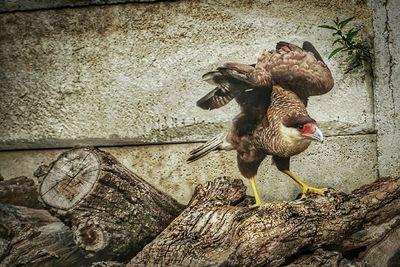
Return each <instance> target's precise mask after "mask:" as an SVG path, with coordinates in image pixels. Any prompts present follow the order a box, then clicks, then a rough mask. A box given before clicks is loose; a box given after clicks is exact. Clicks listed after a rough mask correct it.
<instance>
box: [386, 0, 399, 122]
mask: <svg viewBox="0 0 400 267" xmlns="http://www.w3.org/2000/svg"><path fill="white" fill-rule="evenodd" d="M388 4H389V0H386V1H385V2H384V3H383V6H384V8H385V29H384V37H385V49H386V51H387V53H388V56H389V64H388V65H389V77H388V86H389V89H390V96H391V102H392V103H391V105H392V107H393V112H394V114H397V111H396V103H395V101H394V98H395V97H394V85H393V66H394V65H395V62H394V59H393V55H392V51H391V48H390V44H391V43H392V42H393V40H392V29H391V27H390V22H389V10H388ZM394 117H395V115H394V116H393V119H395V118H394ZM392 122H393V123H394V124H395V127H394V128H397V121H396V120H393V121H392Z"/></svg>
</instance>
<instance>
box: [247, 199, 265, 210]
mask: <svg viewBox="0 0 400 267" xmlns="http://www.w3.org/2000/svg"><path fill="white" fill-rule="evenodd" d="M262 205H264V202H263V201H262V200H259V201H257V199H256V203H255V204H253V205H250V206H249V208H251V209H252V208H258V207H261V206H262Z"/></svg>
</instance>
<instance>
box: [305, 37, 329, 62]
mask: <svg viewBox="0 0 400 267" xmlns="http://www.w3.org/2000/svg"><path fill="white" fill-rule="evenodd" d="M303 49H304V50H306V51H309V52H311V53H313V54H314V57H315V58H316V59H317V60H318V61H322V62H324V61H323V60H322V57H321V55H320V54H319V53H318V51H317V49H316V48H315V47H314V46H313V45H312V43H310V42H308V41H305V42H304V43H303Z"/></svg>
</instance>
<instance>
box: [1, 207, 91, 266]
mask: <svg viewBox="0 0 400 267" xmlns="http://www.w3.org/2000/svg"><path fill="white" fill-rule="evenodd" d="M0 244H1V245H0V247H1V249H0V266H83V265H85V264H89V263H90V262H91V261H90V260H88V259H85V257H84V253H83V252H82V251H81V249H80V248H79V247H78V246H76V245H75V243H74V241H73V238H72V231H71V230H70V229H69V228H68V227H67V226H65V225H64V224H63V223H62V222H61V221H60V220H59V219H57V218H55V217H53V216H51V215H50V213H49V212H48V211H46V210H38V209H30V208H26V207H21V206H13V205H5V204H0Z"/></svg>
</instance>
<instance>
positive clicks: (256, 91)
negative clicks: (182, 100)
mask: <svg viewBox="0 0 400 267" xmlns="http://www.w3.org/2000/svg"><path fill="white" fill-rule="evenodd" d="M203 79H204V80H205V81H207V82H209V83H211V84H214V85H217V87H216V88H215V89H214V90H213V91H211V92H210V93H208V94H207V95H206V96H204V97H203V98H201V99H200V100H199V101H198V102H197V105H198V106H199V107H201V108H203V109H214V108H219V107H222V106H224V105H226V104H227V103H229V102H230V101H231V100H232V99H234V98H235V99H236V100H237V102H238V104H239V105H240V106H241V108H242V112H245V113H249V115H250V113H252V115H254V113H256V114H258V113H257V112H258V110H259V109H260V108H264V107H265V106H268V104H269V102H268V101H269V99H267V98H268V96H269V94H270V91H271V86H272V82H273V83H276V84H279V85H280V86H282V87H284V88H285V89H287V90H291V91H293V92H295V93H296V94H297V95H298V96H299V97H300V98H301V99H302V100H303V102H304V103H306V102H307V99H308V97H309V96H312V95H321V94H325V93H327V92H328V91H330V90H331V89H332V87H333V78H332V74H331V72H330V70H329V68H328V67H327V66H326V65H325V63H324V62H323V60H322V57H321V55H320V54H319V53H318V51H317V50H316V49H315V47H314V46H313V45H312V44H311V43H310V42H304V43H303V48H300V47H298V46H296V45H293V44H290V43H286V42H279V43H277V45H276V49H275V50H272V51H265V52H264V53H263V54H262V55H261V57H260V58H259V59H258V61H257V64H256V65H246V64H238V63H227V64H225V65H224V66H222V67H219V68H218V69H217V71H212V72H209V73H206V74H205V75H204V76H203ZM254 107H256V108H254Z"/></svg>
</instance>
